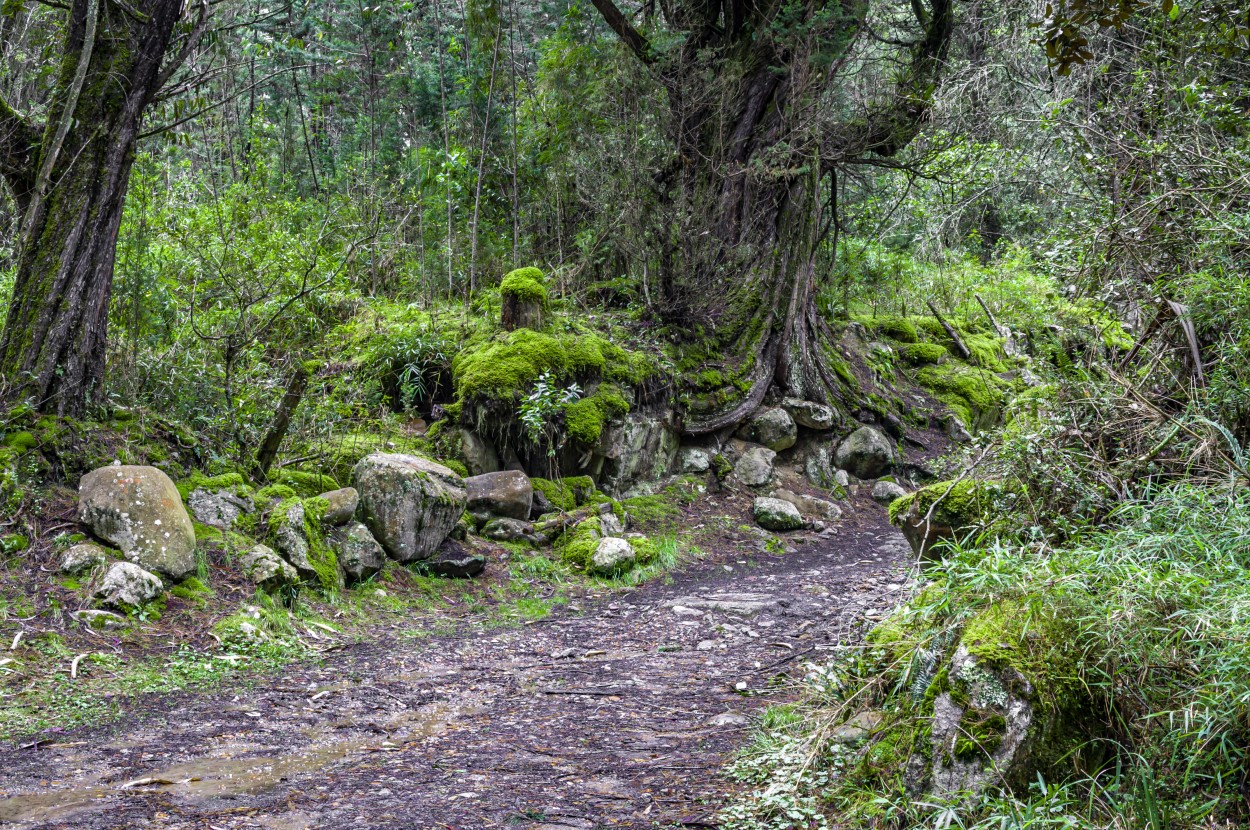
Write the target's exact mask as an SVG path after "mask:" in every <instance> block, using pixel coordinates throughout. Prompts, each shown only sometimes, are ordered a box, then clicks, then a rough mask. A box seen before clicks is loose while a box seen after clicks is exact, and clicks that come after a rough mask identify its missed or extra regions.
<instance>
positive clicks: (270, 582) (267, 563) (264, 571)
mask: <svg viewBox="0 0 1250 830" xmlns="http://www.w3.org/2000/svg"><path fill="white" fill-rule="evenodd" d="M239 571H240V572H242V574H243V576H244V577H245V578H246V579H247V580H248V581H249V582H251V583H252V584H253V585H255V586H256V587H257V588H259V589H261V590H262V591H265V592H266V593H271V594H272V593H276V592H277V591H279V590H281V589H283V588H286V587H287V586H290V585H294V584H295V583H296V582H298V581H299V572H298V571H296V570H295V568H294V567H293V566H292V565H291V564H290V563H289V562H287V561H285V560H284V559H283V558H282V557H281V556H279V555H278V554H277V553H276V552H275V551H274V550H273V549H272V548H270V547H268V546H266V545H253V546H252V547H251V548H249V549H248V550H247V551H245V552H244V553H243V555H242V556H240V557H239Z"/></svg>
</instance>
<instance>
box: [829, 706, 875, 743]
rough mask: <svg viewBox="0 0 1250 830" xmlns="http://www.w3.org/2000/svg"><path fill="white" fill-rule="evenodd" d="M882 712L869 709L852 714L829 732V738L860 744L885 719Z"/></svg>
mask: <svg viewBox="0 0 1250 830" xmlns="http://www.w3.org/2000/svg"><path fill="white" fill-rule="evenodd" d="M884 717H885V716H884V715H882V713H881V712H877V711H875V710H871V709H869V710H867V711H864V712H860V713H858V714H856V715H854V716H852V717H851V718H850V719H849V720H847V721H846V722H844V723H841V724H839V725H838V726H835V727H834V728H833V731H832V732H830V733H829V739H830V740H831V741H833V742H834V743H839V744H858V743H862V742H863V741H865V740H867V739H868V736H869V735H871V734H872V731H873V730H874V729H876V728H877V727H878V726H880V725H881V721H882V720H883V719H884Z"/></svg>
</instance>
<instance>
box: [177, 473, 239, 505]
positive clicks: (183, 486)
mask: <svg viewBox="0 0 1250 830" xmlns="http://www.w3.org/2000/svg"><path fill="white" fill-rule="evenodd" d="M177 487H178V494H179V495H180V496H182V500H183V501H184V502H185V501H186V500H187V499H188V498H189V497H190V496H191V494H192V493H194V492H195V491H196V490H207V491H209V492H210V493H216V492H219V491H221V490H234V491H235V492H236V493H238V494H239V495H247V494H248V493H250V492H251V487H250V486H249V485H248V483H247V481H246V480H245V479H244V478H243V476H242V475H240V474H239V473H223V474H221V475H218V476H206V475H204V474H203V473H201V472H200V471H199V470H196V471H195V472H193V473H191V475H190V476H189V477H187V478H185V479H183V480H182V481H179V482H178V484H177Z"/></svg>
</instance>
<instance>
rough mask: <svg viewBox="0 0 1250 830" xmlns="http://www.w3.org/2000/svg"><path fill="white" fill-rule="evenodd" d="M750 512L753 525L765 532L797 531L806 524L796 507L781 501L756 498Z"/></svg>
mask: <svg viewBox="0 0 1250 830" xmlns="http://www.w3.org/2000/svg"><path fill="white" fill-rule="evenodd" d="M751 512H752V514H753V515H754V516H755V523H756V524H758V525H759V526H760V527H762V528H764V529H765V530H779V531H787V530H799V529H800V528H802V527H803V526H805V525H806V524H807V523H806V522H804V521H803V516H802V515H800V513H799V509H798V508H797V507H795V506H794V505H793V504H791V503H790V502H788V501H782V500H781V499H768V498H757V499H756V500H755V503H754V504H752V505H751Z"/></svg>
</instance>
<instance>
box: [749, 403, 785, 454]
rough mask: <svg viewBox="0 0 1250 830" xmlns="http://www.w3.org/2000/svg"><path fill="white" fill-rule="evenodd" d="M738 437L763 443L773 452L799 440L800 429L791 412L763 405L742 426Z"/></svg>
mask: <svg viewBox="0 0 1250 830" xmlns="http://www.w3.org/2000/svg"><path fill="white" fill-rule="evenodd" d="M737 435H738V437H739V438H741V439H743V440H744V441H750V442H752V443H754V444H763V445H764V446H765V447H768V448H769V449H770V450H772V451H773V452H780V451H781V450H787V449H789V448H790V447H793V446H794V442H795V441H797V440H798V437H799V430H798V427H796V426H795V424H794V419H793V418H791V417H790V413H788V412H786V411H785V410H784V409H782V408H780V407H761V408H759V409H757V410H755V412H753V413H752V414H751V417H750V418H748V419H747V421H746V423H744V424H743V425H742V426H741V427H739V428H738V433H737Z"/></svg>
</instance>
